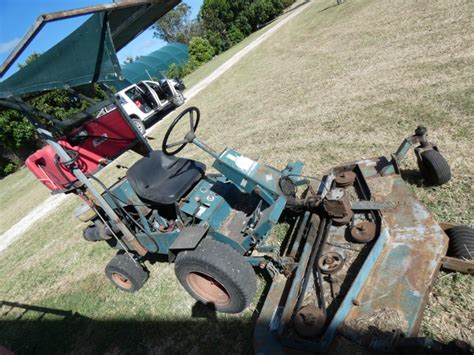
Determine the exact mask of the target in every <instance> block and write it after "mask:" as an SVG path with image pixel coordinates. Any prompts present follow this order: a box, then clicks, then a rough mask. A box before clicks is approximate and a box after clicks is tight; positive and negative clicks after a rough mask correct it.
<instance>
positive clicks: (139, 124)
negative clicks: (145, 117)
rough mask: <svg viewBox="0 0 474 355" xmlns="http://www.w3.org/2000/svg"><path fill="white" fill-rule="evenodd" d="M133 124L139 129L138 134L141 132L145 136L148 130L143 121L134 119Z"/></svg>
mask: <svg viewBox="0 0 474 355" xmlns="http://www.w3.org/2000/svg"><path fill="white" fill-rule="evenodd" d="M132 123H133V124H134V125H135V127H136V128H137V129H138V132H140V133H141V134H142V136H144V135H145V132H146V128H145V124H144V123H143V121H142V120H141V119H139V118H132Z"/></svg>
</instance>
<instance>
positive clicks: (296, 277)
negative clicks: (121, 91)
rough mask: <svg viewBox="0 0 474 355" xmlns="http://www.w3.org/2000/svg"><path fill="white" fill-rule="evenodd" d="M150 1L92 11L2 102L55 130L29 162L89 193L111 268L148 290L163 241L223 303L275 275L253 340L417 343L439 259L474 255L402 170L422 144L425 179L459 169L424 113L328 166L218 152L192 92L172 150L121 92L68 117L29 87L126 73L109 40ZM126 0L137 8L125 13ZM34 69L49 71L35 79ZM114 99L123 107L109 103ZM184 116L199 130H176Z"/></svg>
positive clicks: (267, 348) (196, 291) (263, 346)
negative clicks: (377, 146) (74, 55)
mask: <svg viewBox="0 0 474 355" xmlns="http://www.w3.org/2000/svg"><path fill="white" fill-rule="evenodd" d="M144 4H145V5H146V4H148V5H149V4H152V6H153V4H154V2H153V1H136V2H133V1H128V2H126V3H117V4H113V5H114V6H113V7H112V10H111V9H110V8H103V9H99V10H96V11H99V12H98V13H97V14H96V15H94V16H92V17H91V19H90V20H88V21H87V22H86V23H85V24H84V25H82V26H81V27H80V28H79V29H78V30H76V32H77V31H79V32H77V33H73V34H72V35H71V36H69V37H68V38H66V39H65V40H63V41H62V42H61V43H60V44H58V45H57V46H56V47H53V48H52V49H51V50H50V51H52V52H50V51H48V52H46V53H45V54H43V55H42V56H41V57H40V58H39V59H37V61H35V62H33V63H31V64H30V65H28V66H26V67H25V68H24V69H22V70H20V71H19V72H18V73H16V74H14V75H13V76H12V77H11V78H9V79H7V80H5V81H4V82H2V83H1V84H0V105H3V106H5V107H8V108H13V109H17V110H19V111H21V112H23V113H24V114H25V115H26V117H27V118H28V119H29V120H30V121H31V122H32V123H33V124H34V125H35V127H36V129H37V132H38V135H39V136H40V137H42V138H43V139H44V140H45V141H46V143H47V144H48V145H47V146H45V147H44V148H42V149H41V150H39V151H38V152H36V153H35V154H33V155H32V156H30V158H28V160H27V163H26V164H27V166H28V167H29V168H30V169H31V170H32V172H33V173H34V174H35V176H36V177H38V179H40V180H41V181H42V183H43V184H44V185H46V186H47V187H48V188H50V189H51V190H53V192H55V193H57V192H64V193H74V194H77V195H78V196H79V197H81V198H82V199H83V200H84V202H85V205H84V206H83V207H82V208H81V209H80V210H79V211H78V213H77V216H78V217H79V218H80V219H81V220H82V221H84V222H86V223H87V226H86V228H85V229H84V233H83V235H84V238H85V239H86V240H88V241H93V242H97V241H103V242H105V243H108V244H109V245H110V246H111V247H112V248H114V249H116V250H117V254H116V256H114V257H113V258H112V260H111V261H110V262H109V263H108V265H107V266H106V268H105V273H106V275H107V277H108V278H109V279H110V281H111V282H112V283H113V284H114V285H115V286H117V287H118V288H119V289H121V290H124V291H127V292H133V291H137V290H139V289H140V288H141V287H142V286H143V285H144V284H145V282H146V281H147V279H148V271H147V269H146V266H145V265H146V263H147V262H148V261H149V260H150V259H152V258H153V257H154V256H156V255H158V254H161V255H164V256H166V257H167V259H168V261H169V262H173V263H174V264H175V271H176V277H177V278H178V280H179V282H180V283H181V285H182V286H183V287H184V288H185V289H186V291H188V292H189V293H190V294H191V296H192V297H194V298H195V299H196V300H198V301H200V302H203V303H205V304H208V305H212V306H213V307H214V309H216V310H217V311H220V312H228V313H237V312H241V311H242V310H244V309H245V308H246V307H248V306H249V304H250V303H251V302H252V300H253V298H254V295H255V292H256V282H257V279H256V274H255V271H254V270H255V269H256V270H260V272H262V273H263V274H264V275H266V276H268V277H269V278H270V283H271V286H270V289H269V291H268V294H267V296H266V299H265V302H264V304H263V307H262V309H261V312H260V316H259V318H258V320H257V323H256V328H255V338H254V347H255V351H256V352H257V353H278V352H282V351H284V349H285V348H290V349H296V350H301V351H307V352H322V351H330V350H341V349H342V350H343V349H344V346H351V347H352V348H351V349H354V346H356V347H357V346H366V347H369V348H371V349H375V350H379V351H382V350H384V349H387V348H393V347H400V346H405V347H407V346H408V347H409V346H411V345H410V343H406V342H404V341H403V339H405V338H410V337H412V336H415V335H416V334H417V332H418V328H419V325H420V321H421V317H422V314H423V308H424V304H425V302H426V297H427V295H428V294H429V291H430V288H431V286H432V284H433V282H434V280H435V277H436V275H437V272H438V270H439V268H440V267H441V265H443V266H444V267H446V268H450V269H455V270H460V271H464V272H472V270H473V267H472V262H469V261H462V260H461V259H454V258H450V257H445V255H446V253H447V251H448V242H449V250H450V253H451V254H452V255H453V256H455V257H458V258H464V259H471V258H472V247H473V239H472V238H473V231H472V229H470V228H468V227H459V226H452V225H447V224H438V223H437V222H436V221H435V220H434V219H433V217H432V215H431V214H430V212H429V211H428V209H427V208H426V207H425V206H424V205H423V204H421V203H420V202H419V201H418V200H417V199H416V197H415V196H414V194H413V192H412V191H411V189H410V187H409V186H408V185H407V184H406V183H405V182H404V181H403V179H402V177H401V175H400V168H399V163H400V161H401V160H402V159H403V158H404V157H405V155H406V154H407V152H408V151H409V150H410V148H411V147H414V146H415V154H416V157H417V161H418V166H419V168H420V170H421V173H422V176H423V177H424V180H425V182H426V183H427V184H432V185H440V184H444V183H446V182H447V181H448V180H449V179H450V176H451V173H450V169H449V166H448V164H447V162H446V160H445V159H444V158H443V157H442V155H441V153H440V152H439V149H438V147H437V146H436V145H435V144H433V143H431V142H429V141H428V134H427V130H426V128H424V127H418V128H417V129H416V130H415V132H414V134H413V135H411V136H409V137H407V138H406V139H405V140H404V141H403V142H402V144H401V145H400V147H399V148H398V150H397V151H396V153H394V154H393V155H392V156H391V157H390V158H385V157H380V158H375V159H365V160H360V161H356V162H353V163H349V164H343V165H339V166H336V167H334V168H333V169H331V170H330V171H329V172H327V173H326V174H325V175H324V176H323V177H321V178H320V179H319V178H316V177H311V176H306V175H303V173H302V171H303V163H302V162H298V161H297V162H292V163H289V164H288V165H287V166H286V167H285V168H284V169H283V170H279V169H277V168H274V167H271V166H268V165H265V164H263V163H260V162H258V161H255V160H252V159H250V158H248V157H245V156H242V155H240V154H239V153H238V152H236V151H234V150H232V149H230V148H225V149H224V150H222V151H221V152H216V151H215V150H213V149H212V148H211V147H209V146H208V145H206V144H205V143H204V142H203V141H202V140H200V139H199V138H198V137H197V136H196V132H197V129H198V125H199V122H200V112H199V110H198V109H197V108H196V107H190V108H187V109H185V110H184V111H182V112H181V113H180V114H179V115H178V116H177V117H176V118H175V119H174V121H173V122H172V123H171V125H170V126H169V128H168V130H167V132H166V134H165V136H164V140H163V142H162V150H161V151H160V150H152V149H151V147H150V145H149V144H148V142H147V141H146V139H145V138H144V137H143V136H142V135H141V134H140V133H139V132H138V131H137V129H136V127H135V126H134V125H133V123H132V121H131V119H130V117H129V116H128V115H127V113H126V111H125V110H123V108H122V106H121V104H120V102H119V101H118V100H116V99H115V97H114V95H113V94H111V99H109V100H106V101H104V102H102V103H94V104H93V105H91V107H90V108H89V109H88V110H86V111H85V112H83V113H81V114H79V115H77V116H75V117H73V118H71V119H69V120H67V121H59V120H57V119H56V118H54V117H52V116H50V115H48V114H46V113H41V112H38V111H37V110H36V109H34V108H33V107H31V106H30V105H28V104H27V103H26V102H25V101H23V100H22V99H21V96H22V95H26V94H31V93H32V92H38V91H41V90H50V89H52V88H53V87H54V88H63V87H66V86H67V84H68V83H75V84H76V85H83V84H87V83H91V82H106V81H107V78H109V77H110V76H111V73H114V72H115V75H112V76H113V77H119V76H120V72H119V69H117V68H114V67H113V65H112V64H113V61H114V57H113V56H111V57H107V55H109V56H110V54H111V51H113V47H112V48H110V46H109V44H110V43H114V44H115V43H116V42H117V43H121V44H122V45H123V43H124V41H125V40H124V36H125V35H126V36H127V38H128V39H130V38H133V37H134V35H135V34H136V33H138V32H139V31H140V29H141V28H142V27H140V26H138V24H140V23H141V22H140V16H145V14H146V13H147V12H146V11H144V10H143V9H144V7H143V6H145V5H144ZM145 8H146V7H145ZM125 10H127V11H129V12H130V11H131V12H132V13H126V14H125V13H122V12H120V11H125ZM114 16H115V17H114ZM157 16H158V15H156V16H155V17H154V18H153V21H155V20H156V17H157ZM158 17H159V16H158ZM117 18H128V19H130V21H132V22H131V23H129V26H130V28H132V29H133V31H132V30H131V32H130V33H125V34H124V33H122V32H120V31H119V30H124V29H126V27H124V24H123V23H120V24H119V22H118V21H116V20H117ZM147 19H148V20H150V17H147ZM114 26H115V27H114ZM97 29H99V32H100V31H101V30H102V31H103V35H102V36H100V41H99V42H98V45H97V47H94V48H95V49H96V52H92V53H95V54H96V55H95V56H93V60H91V61H90V63H89V64H90V65H89V66H87V64H88V63H84V67H83V68H81V69H80V71H71V70H70V68H69V67H67V61H62V60H61V57H60V56H57V55H54V54H55V51H58V48H57V47H58V46H59V48H61V46H63V47H65V48H67V47H68V46H69V47H70V46H74V45H76V46H79V45H81V43H82V42H83V41H82V39H83V38H84V37H87V36H88V35H90V34H91V33H95V34H96V33H97ZM114 33H115V34H117V33H118V34H117V35H116V36H115V37H114ZM78 39H80V40H78ZM24 42H25V43H26V42H28V41H24ZM115 45H117V44H115ZM104 48H106V49H105V50H104ZM50 54H51V55H50ZM88 56H91V51H89V52H88ZM107 58H109V59H110V61H109V62H107ZM66 59H67V58H66ZM53 60H54V61H55V67H56V68H64V71H63V72H62V74H61V75H62V76H59V77H58V75H56V77H55V78H54V83H53V81H52V80H51V81H50V80H49V79H48V75H46V74H47V70H48V69H47V68H46V69H44V66H45V65H46V64H50V63H51V61H53ZM85 60H86V58H85ZM97 61H99V64H101V65H98V64H97V63H98V62H97ZM100 61H102V62H100ZM111 63H112V64H111ZM109 64H110V65H109ZM27 68H30V69H27ZM31 68H33V69H31ZM48 68H49V67H48ZM97 68H99V69H97ZM24 70H30V71H31V70H35V71H41V70H44V71H43V73H44V74H45V75H43V76H38V79H37V80H36V82H34V83H31V80H30V81H28V80H29V79H28V78H27V77H26V76H25V75H24V74H23V73H25V72H24ZM45 78H47V79H45ZM19 83H21V84H19ZM33 84H34V85H33ZM68 88H69V87H68ZM73 91H74V90H73ZM74 93H75V94H77V95H78V96H81V95H82V94H80V93H79V92H74ZM82 97H83V95H82ZM111 102H113V103H114V104H115V106H116V107H117V110H113V111H111V112H108V113H106V114H104V115H101V116H99V117H97V115H96V112H98V111H100V110H101V109H102V108H103V107H106V106H107V105H109V104H110V103H111ZM44 120H46V121H48V122H49V123H50V125H44V124H42V123H41V122H42V121H44ZM183 120H188V122H186V124H189V130H188V132H187V133H186V135H185V136H184V137H183V139H181V140H178V141H174V142H172V141H170V140H171V138H170V137H172V136H173V135H172V133H173V131H174V130H175V129H176V127H177V125H178V123H179V122H183ZM51 124H52V125H51ZM51 126H53V127H56V128H57V129H56V131H55V128H53V129H52V128H50V127H51ZM55 132H57V133H56V134H55ZM190 143H191V144H194V145H195V146H197V147H198V148H200V149H202V150H203V151H204V152H205V153H207V154H209V155H210V156H211V157H212V158H213V159H214V163H213V165H212V166H213V168H214V169H215V170H216V171H217V172H218V174H206V166H205V165H204V164H203V163H201V162H198V161H194V160H190V159H186V158H181V157H177V156H176V155H177V154H178V153H180V152H181V151H182V150H183V149H184V148H185V146H186V145H187V144H190ZM128 149H134V150H135V151H137V152H140V153H141V154H142V155H143V157H142V158H140V159H139V160H138V161H137V162H136V163H135V164H133V165H132V166H131V167H130V168H128V169H127V172H126V174H125V176H123V177H121V178H120V179H118V181H116V182H115V183H114V184H113V185H112V186H106V185H105V184H104V183H103V182H101V181H100V180H99V179H98V178H97V177H96V176H95V175H94V173H95V172H96V171H98V170H99V169H101V168H103V167H104V166H106V165H108V164H109V163H110V162H111V161H113V160H114V159H115V158H116V157H117V156H119V155H120V154H121V153H122V152H124V151H126V150H128ZM97 186H100V188H98V187H97ZM282 218H284V219H285V220H286V221H287V222H289V229H288V232H287V235H286V237H285V238H284V240H283V241H275V240H272V238H270V236H271V231H272V228H273V226H275V224H277V223H278V222H279V221H281V220H282ZM448 236H449V238H448ZM404 337H405V338H404ZM411 340H413V339H411Z"/></svg>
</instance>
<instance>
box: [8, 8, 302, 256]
mask: <svg viewBox="0 0 474 355" xmlns="http://www.w3.org/2000/svg"><path fill="white" fill-rule="evenodd" d="M308 3H309V1H308ZM308 3H305V4H302V5H300V6H299V7H297V8H295V9H294V10H292V11H291V12H290V13H289V14H288V15H287V16H286V17H284V18H282V19H280V20H278V23H276V24H275V25H274V26H273V27H272V28H271V29H269V30H268V31H267V32H265V33H263V34H262V35H261V36H259V37H257V38H256V39H255V40H254V41H252V42H251V43H249V44H248V45H247V46H245V47H244V48H242V49H241V50H240V51H238V52H237V53H235V54H234V55H233V56H232V57H231V58H229V59H228V60H227V61H226V62H224V63H223V64H221V65H220V66H219V67H217V68H216V70H214V71H213V72H212V73H211V74H210V75H209V76H207V77H206V78H204V79H203V80H201V81H200V82H199V83H198V84H196V85H195V86H193V87H192V88H191V89H189V90H188V91H187V92H186V93H185V94H186V99H188V100H190V99H192V98H193V97H194V96H196V95H197V94H198V93H199V92H200V91H201V90H204V89H205V88H206V87H207V86H209V84H211V83H212V82H213V81H214V80H216V79H217V78H219V77H220V76H221V75H222V74H224V73H225V72H226V71H227V70H229V69H230V68H231V67H232V66H233V65H235V64H236V63H237V62H238V61H240V60H241V59H242V58H243V57H245V56H246V55H247V54H248V53H250V52H251V51H252V50H253V49H255V48H257V47H258V46H259V45H260V44H261V43H262V42H264V41H265V40H267V39H268V38H269V37H270V36H272V35H273V34H274V33H275V32H276V31H278V30H279V29H280V28H281V27H282V26H284V25H285V24H286V23H287V22H288V21H290V20H291V19H292V18H293V17H295V16H297V15H298V14H299V13H300V12H302V11H303V10H304V9H305V8H306V7H307V6H308ZM173 113H174V112H171V113H169V114H168V115H166V116H165V117H163V119H162V120H160V122H158V123H157V124H155V125H154V126H152V127H150V128H149V129H148V130H147V133H151V132H153V130H155V129H156V128H157V127H159V126H160V125H161V124H162V123H163V122H164V121H165V120H166V119H167V118H169V117H170V116H171V115H172V114H173ZM66 198H68V195H55V196H51V197H49V198H48V199H47V200H45V201H44V202H42V203H41V204H40V205H39V206H37V207H35V208H34V209H33V210H31V211H30V212H29V213H28V214H27V215H26V216H24V217H23V218H22V219H21V220H20V221H18V222H17V223H16V224H14V225H13V226H12V227H10V229H8V230H7V231H6V232H5V233H3V234H2V235H0V253H1V252H2V251H3V250H5V249H6V248H8V246H9V245H10V244H12V243H13V242H14V241H15V240H17V239H18V238H19V237H21V236H22V235H23V234H24V233H25V232H26V231H27V230H28V229H29V228H30V227H31V226H33V225H34V223H36V222H37V221H39V220H40V219H42V218H44V217H45V216H47V215H48V214H49V213H50V212H52V211H54V210H55V209H56V208H57V207H58V206H60V205H61V204H62V203H63V201H64V200H66Z"/></svg>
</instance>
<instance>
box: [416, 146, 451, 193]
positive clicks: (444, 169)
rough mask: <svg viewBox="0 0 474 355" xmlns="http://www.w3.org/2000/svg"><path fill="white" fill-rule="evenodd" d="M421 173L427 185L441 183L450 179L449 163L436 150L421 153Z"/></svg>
mask: <svg viewBox="0 0 474 355" xmlns="http://www.w3.org/2000/svg"><path fill="white" fill-rule="evenodd" d="M420 168H421V174H422V175H423V178H424V179H425V181H426V183H427V184H428V185H443V184H445V183H447V182H448V181H449V180H450V179H451V169H450V168H449V164H448V162H447V161H446V159H444V157H443V156H442V155H441V153H440V152H438V151H437V150H426V151H424V152H422V153H421V167H420Z"/></svg>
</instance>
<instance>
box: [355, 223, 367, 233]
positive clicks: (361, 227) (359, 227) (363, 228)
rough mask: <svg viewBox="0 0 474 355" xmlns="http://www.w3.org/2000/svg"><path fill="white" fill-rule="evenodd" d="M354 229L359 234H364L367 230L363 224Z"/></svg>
mask: <svg viewBox="0 0 474 355" xmlns="http://www.w3.org/2000/svg"><path fill="white" fill-rule="evenodd" d="M356 229H357V230H358V231H361V232H365V231H366V230H367V228H366V227H365V225H364V224H362V225H359V226H357V227H356Z"/></svg>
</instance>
